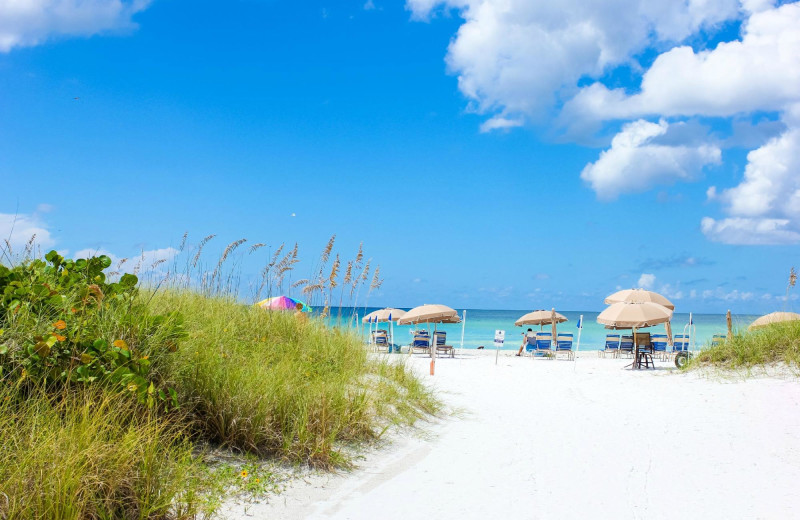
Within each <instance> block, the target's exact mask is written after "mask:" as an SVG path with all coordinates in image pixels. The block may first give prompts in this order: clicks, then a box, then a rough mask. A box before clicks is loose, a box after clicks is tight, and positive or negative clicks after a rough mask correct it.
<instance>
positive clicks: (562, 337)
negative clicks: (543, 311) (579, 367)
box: [555, 333, 575, 359]
mask: <svg viewBox="0 0 800 520" xmlns="http://www.w3.org/2000/svg"><path fill="white" fill-rule="evenodd" d="M562 352H563V353H565V354H567V358H568V359H573V358H574V357H575V353H574V352H573V351H572V333H563V334H562V333H559V334H558V337H557V338H556V352H555V354H556V356H557V355H558V354H559V353H562Z"/></svg>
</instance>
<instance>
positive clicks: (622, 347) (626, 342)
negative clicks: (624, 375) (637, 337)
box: [617, 336, 633, 357]
mask: <svg viewBox="0 0 800 520" xmlns="http://www.w3.org/2000/svg"><path fill="white" fill-rule="evenodd" d="M623 354H627V355H630V356H631V357H633V336H622V338H621V339H620V342H619V354H617V356H621V355H623Z"/></svg>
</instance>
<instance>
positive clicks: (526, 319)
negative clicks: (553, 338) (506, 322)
mask: <svg viewBox="0 0 800 520" xmlns="http://www.w3.org/2000/svg"><path fill="white" fill-rule="evenodd" d="M554 312H555V310H552V311H533V312H529V313H528V314H525V315H524V316H520V318H519V319H518V320H517V321H515V322H514V325H516V326H517V327H521V326H523V325H549V324H550V323H553V313H554ZM555 319H556V322H557V323H564V322H565V321H568V320H567V318H566V316H564V315H563V314H559V313H557V312H556V313H555Z"/></svg>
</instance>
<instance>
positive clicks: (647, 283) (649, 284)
mask: <svg viewBox="0 0 800 520" xmlns="http://www.w3.org/2000/svg"><path fill="white" fill-rule="evenodd" d="M655 283H656V275H654V274H651V273H642V276H640V277H639V281H638V282H636V285H638V286H639V287H641V288H642V289H652V288H653V286H654V285H655Z"/></svg>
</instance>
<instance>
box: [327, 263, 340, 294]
mask: <svg viewBox="0 0 800 520" xmlns="http://www.w3.org/2000/svg"><path fill="white" fill-rule="evenodd" d="M340 265H341V260H340V259H339V255H336V259H335V260H334V261H333V267H332V268H331V275H330V276H329V277H328V287H330V288H331V289H334V288H336V277H337V276H339V266H340Z"/></svg>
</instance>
